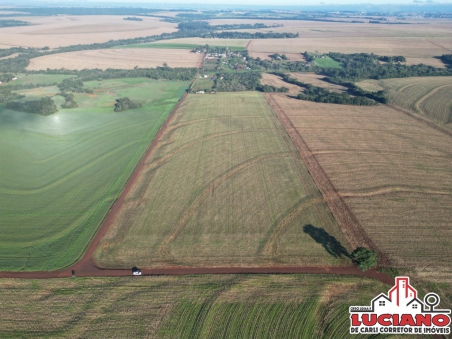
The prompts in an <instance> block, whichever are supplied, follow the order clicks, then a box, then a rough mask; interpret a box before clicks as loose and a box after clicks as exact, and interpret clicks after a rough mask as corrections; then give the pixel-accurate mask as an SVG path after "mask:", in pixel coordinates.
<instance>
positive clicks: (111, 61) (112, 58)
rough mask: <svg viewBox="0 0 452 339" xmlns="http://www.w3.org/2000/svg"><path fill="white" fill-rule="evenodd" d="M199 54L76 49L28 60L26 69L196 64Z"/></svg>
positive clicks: (180, 50) (135, 49) (146, 50)
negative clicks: (75, 50)
mask: <svg viewBox="0 0 452 339" xmlns="http://www.w3.org/2000/svg"><path fill="white" fill-rule="evenodd" d="M201 61H202V54H196V53H191V52H190V51H189V50H184V49H154V48H124V49H98V50H90V51H77V52H70V53H60V54H51V55H46V56H42V57H39V58H34V59H31V60H30V65H29V66H28V67H27V69H28V70H45V69H47V68H50V69H60V68H67V69H78V70H81V69H85V68H87V69H90V68H91V69H94V68H100V69H107V68H121V69H132V68H134V67H135V66H138V67H142V68H148V67H157V66H162V65H163V63H165V62H166V63H167V64H168V66H170V67H198V66H199V64H200V62H201Z"/></svg>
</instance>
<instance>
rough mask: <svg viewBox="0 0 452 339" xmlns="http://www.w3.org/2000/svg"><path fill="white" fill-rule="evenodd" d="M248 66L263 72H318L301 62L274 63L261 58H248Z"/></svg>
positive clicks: (284, 61) (283, 61)
mask: <svg viewBox="0 0 452 339" xmlns="http://www.w3.org/2000/svg"><path fill="white" fill-rule="evenodd" d="M247 61H248V66H249V67H250V68H251V69H254V70H263V71H267V72H273V71H275V72H313V71H315V70H316V68H315V67H314V66H309V65H306V63H304V62H301V61H286V60H282V61H278V62H277V61H273V60H263V59H261V58H259V57H258V58H251V57H248V58H247Z"/></svg>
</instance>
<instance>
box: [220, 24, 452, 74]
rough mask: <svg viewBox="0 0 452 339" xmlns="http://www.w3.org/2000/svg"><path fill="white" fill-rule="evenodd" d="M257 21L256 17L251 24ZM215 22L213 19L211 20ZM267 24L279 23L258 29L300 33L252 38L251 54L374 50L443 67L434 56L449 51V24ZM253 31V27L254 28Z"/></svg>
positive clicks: (371, 51) (451, 44) (374, 51)
mask: <svg viewBox="0 0 452 339" xmlns="http://www.w3.org/2000/svg"><path fill="white" fill-rule="evenodd" d="M256 22H259V21H258V20H255V21H253V22H251V23H256ZM214 23H215V21H214ZM266 24H267V25H271V24H282V25H283V27H276V28H275V27H272V28H266V29H261V30H259V31H262V32H264V31H269V30H272V31H274V32H293V33H299V37H298V38H295V39H290V40H287V39H261V40H259V39H255V40H252V41H251V43H250V44H249V46H248V50H249V52H250V55H251V56H253V57H257V56H261V55H262V54H265V53H267V54H270V53H275V52H276V53H280V54H281V53H286V54H287V53H295V54H296V53H302V52H305V51H308V52H314V51H318V52H320V53H328V52H342V53H375V54H378V55H403V56H405V57H406V58H407V63H408V64H419V63H424V64H428V65H432V66H435V67H442V66H443V64H442V63H441V61H440V60H438V59H435V58H433V57H434V56H439V55H442V54H448V53H451V50H452V40H451V39H450V32H451V30H452V23H450V22H449V23H438V22H437V23H431V22H429V23H426V24H423V25H416V24H413V25H375V24H351V23H350V24H349V23H331V22H312V21H290V20H279V21H278V20H276V21H272V20H269V21H268V22H267V21H266ZM254 31H255V30H254Z"/></svg>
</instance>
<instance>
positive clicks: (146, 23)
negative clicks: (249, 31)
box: [0, 15, 177, 48]
mask: <svg viewBox="0 0 452 339" xmlns="http://www.w3.org/2000/svg"><path fill="white" fill-rule="evenodd" d="M125 17H126V16H114V15H86V16H83V15H78V16H69V15H58V16H50V17H18V18H17V19H18V20H23V21H28V22H30V23H31V24H32V25H30V26H21V27H6V28H2V34H1V36H0V45H6V46H10V47H11V46H24V47H44V46H49V47H50V48H56V47H60V46H69V45H78V44H92V43H96V42H107V41H108V40H111V39H115V40H116V39H127V38H138V37H143V36H150V35H159V34H162V33H171V32H175V31H177V29H176V26H177V25H176V24H173V23H168V22H162V21H159V20H160V19H159V18H150V17H141V19H143V21H130V20H123V18H125Z"/></svg>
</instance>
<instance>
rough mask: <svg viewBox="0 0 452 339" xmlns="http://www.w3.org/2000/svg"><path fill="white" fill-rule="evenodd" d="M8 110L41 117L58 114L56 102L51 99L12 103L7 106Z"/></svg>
mask: <svg viewBox="0 0 452 339" xmlns="http://www.w3.org/2000/svg"><path fill="white" fill-rule="evenodd" d="M6 108H9V109H12V110H15V111H21V112H27V113H34V114H40V115H50V114H53V113H56V112H58V108H57V106H56V105H55V102H53V100H52V99H51V98H49V97H44V98H41V99H39V100H30V101H11V102H8V103H7V104H6Z"/></svg>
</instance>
